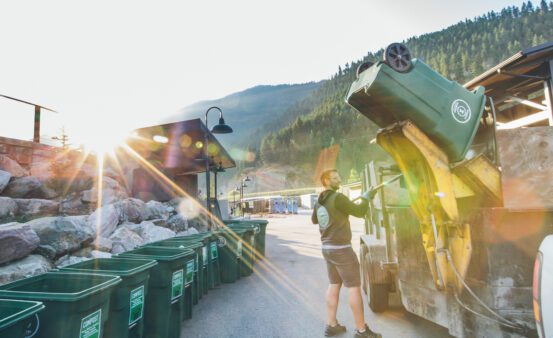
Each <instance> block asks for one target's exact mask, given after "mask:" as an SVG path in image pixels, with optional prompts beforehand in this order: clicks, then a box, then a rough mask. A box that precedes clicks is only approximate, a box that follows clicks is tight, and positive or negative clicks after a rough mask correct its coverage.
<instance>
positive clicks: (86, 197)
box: [81, 188, 128, 205]
mask: <svg viewBox="0 0 553 338" xmlns="http://www.w3.org/2000/svg"><path fill="white" fill-rule="evenodd" d="M127 197H128V196H127V193H125V192H123V191H121V190H116V189H111V188H104V189H102V205H106V204H112V203H114V202H117V201H120V200H122V199H124V198H127ZM81 200H82V201H83V202H84V203H97V202H98V190H97V189H89V190H85V191H83V192H81Z"/></svg>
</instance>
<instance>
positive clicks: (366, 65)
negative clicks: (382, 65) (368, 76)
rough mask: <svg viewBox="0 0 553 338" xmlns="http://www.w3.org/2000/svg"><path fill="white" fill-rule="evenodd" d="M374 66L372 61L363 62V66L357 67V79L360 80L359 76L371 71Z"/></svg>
mask: <svg viewBox="0 0 553 338" xmlns="http://www.w3.org/2000/svg"><path fill="white" fill-rule="evenodd" d="M373 64H374V63H372V62H370V61H367V62H363V63H362V64H360V65H359V67H357V72H356V73H355V74H356V75H357V78H358V79H359V75H361V73H363V72H364V71H366V70H367V69H369V68H370V67H371V66H372V65H373Z"/></svg>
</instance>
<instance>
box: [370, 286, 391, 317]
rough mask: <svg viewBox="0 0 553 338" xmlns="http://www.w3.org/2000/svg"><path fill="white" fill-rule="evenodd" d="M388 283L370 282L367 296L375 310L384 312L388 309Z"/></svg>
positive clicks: (372, 308)
mask: <svg viewBox="0 0 553 338" xmlns="http://www.w3.org/2000/svg"><path fill="white" fill-rule="evenodd" d="M388 289H389V288H388V284H373V283H369V287H368V288H367V293H368V294H367V298H368V299H369V307H370V308H371V310H372V311H373V312H384V311H386V310H387V309H388Z"/></svg>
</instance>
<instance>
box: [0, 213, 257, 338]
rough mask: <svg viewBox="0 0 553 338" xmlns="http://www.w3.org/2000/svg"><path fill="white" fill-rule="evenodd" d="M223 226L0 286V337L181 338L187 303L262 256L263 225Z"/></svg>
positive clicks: (238, 223) (187, 316)
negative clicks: (215, 229)
mask: <svg viewBox="0 0 553 338" xmlns="http://www.w3.org/2000/svg"><path fill="white" fill-rule="evenodd" d="M225 223H226V224H227V226H226V227H223V228H221V229H219V230H217V231H212V232H205V233H199V234H195V235H191V236H183V237H173V238H169V239H166V240H163V241H159V242H154V243H150V244H148V245H145V246H143V247H140V248H137V249H134V250H131V251H127V252H125V253H121V254H119V255H117V256H114V257H113V258H99V259H92V260H88V261H84V262H80V263H77V264H73V265H69V266H66V267H64V268H61V269H60V270H56V271H52V272H48V273H45V274H42V275H38V276H34V277H30V278H26V279H22V280H19V281H16V282H13V283H10V284H6V285H3V286H0V338H23V337H24V338H31V337H37V338H45V337H48V338H51V337H58V338H65V337H70V338H73V337H79V338H101V337H109V338H111V337H117V338H127V337H128V338H142V337H146V338H178V337H180V330H181V322H182V321H183V320H185V319H190V318H192V306H193V304H197V303H198V301H199V299H201V298H202V296H203V295H205V294H207V293H208V290H209V289H212V288H214V287H216V286H218V285H220V284H221V283H222V282H224V283H232V282H234V281H236V280H237V279H239V278H240V277H243V276H249V275H251V274H252V273H253V265H254V263H255V261H256V260H258V259H261V258H262V257H264V255H265V228H266V226H267V221H264V220H257V221H253V220H252V221H249V220H248V221H225ZM144 318H147V321H145V320H144Z"/></svg>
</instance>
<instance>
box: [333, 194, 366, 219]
mask: <svg viewBox="0 0 553 338" xmlns="http://www.w3.org/2000/svg"><path fill="white" fill-rule="evenodd" d="M335 203H336V204H335V205H336V209H338V210H340V211H341V212H342V213H344V214H347V215H352V216H355V217H364V216H365V214H366V213H367V210H368V209H369V202H367V200H366V199H364V198H361V203H359V204H355V203H353V202H352V201H350V200H349V199H348V198H347V197H346V196H345V195H343V194H338V195H337V196H336V202H335Z"/></svg>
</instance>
